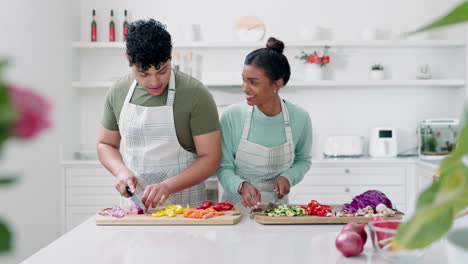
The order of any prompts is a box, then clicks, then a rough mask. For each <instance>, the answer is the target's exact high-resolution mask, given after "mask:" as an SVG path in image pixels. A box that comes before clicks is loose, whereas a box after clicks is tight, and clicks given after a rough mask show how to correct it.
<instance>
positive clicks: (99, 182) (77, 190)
mask: <svg viewBox="0 0 468 264" xmlns="http://www.w3.org/2000/svg"><path fill="white" fill-rule="evenodd" d="M63 170H64V179H63V180H64V186H63V188H64V195H63V198H64V199H63V201H64V215H63V219H64V222H63V229H62V230H64V231H68V230H70V229H72V228H74V227H75V226H77V225H78V224H80V223H82V222H83V221H84V220H86V219H88V218H89V217H90V216H92V215H94V214H95V213H96V212H98V211H99V210H102V209H104V208H106V207H111V206H114V205H119V203H120V195H119V194H118V193H117V191H116V190H115V187H114V184H115V183H114V177H113V176H112V175H111V174H110V173H109V172H108V171H107V170H106V169H105V168H104V167H102V165H100V164H99V163H97V162H95V163H86V164H79V163H75V164H73V163H70V164H66V165H64V169H63Z"/></svg>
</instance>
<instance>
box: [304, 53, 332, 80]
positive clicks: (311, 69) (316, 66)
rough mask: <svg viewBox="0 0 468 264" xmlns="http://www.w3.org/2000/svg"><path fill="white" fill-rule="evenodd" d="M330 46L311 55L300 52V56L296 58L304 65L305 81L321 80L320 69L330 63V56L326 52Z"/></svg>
mask: <svg viewBox="0 0 468 264" xmlns="http://www.w3.org/2000/svg"><path fill="white" fill-rule="evenodd" d="M329 49H330V46H325V47H324V48H323V49H321V50H315V51H313V52H311V53H306V52H304V51H302V52H301V55H299V56H296V58H297V59H299V60H302V61H303V62H304V64H305V68H304V75H305V76H304V79H305V80H306V81H319V80H322V79H323V71H322V68H323V67H325V65H327V64H329V63H330V56H329V55H328V50H329Z"/></svg>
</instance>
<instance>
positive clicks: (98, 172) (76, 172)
mask: <svg viewBox="0 0 468 264" xmlns="http://www.w3.org/2000/svg"><path fill="white" fill-rule="evenodd" d="M63 176H64V177H63V185H62V186H63V190H64V192H63V199H62V200H63V201H64V204H63V217H62V219H63V221H62V225H63V226H62V231H69V230H71V229H72V228H74V227H75V226H77V225H78V224H80V223H82V222H83V221H85V220H86V219H88V218H89V217H91V216H93V215H94V214H96V213H97V212H99V211H100V210H102V209H104V208H109V207H112V206H119V205H120V204H121V199H122V198H121V196H120V194H119V193H118V192H117V190H116V189H115V178H114V176H113V175H112V174H111V173H110V172H109V171H107V169H106V168H104V167H103V166H102V165H101V164H100V163H99V162H97V161H96V162H73V161H72V162H67V163H64V165H63ZM205 184H206V188H207V189H206V192H207V197H208V198H209V199H210V200H213V201H214V200H216V185H217V181H216V178H214V177H211V178H209V179H207V180H206V181H205ZM213 195H214V196H215V197H211V196H213Z"/></svg>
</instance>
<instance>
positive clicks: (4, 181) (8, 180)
mask: <svg viewBox="0 0 468 264" xmlns="http://www.w3.org/2000/svg"><path fill="white" fill-rule="evenodd" d="M17 180H18V178H16V177H14V176H7V177H4V176H0V185H8V184H13V183H15V182H16V181H17Z"/></svg>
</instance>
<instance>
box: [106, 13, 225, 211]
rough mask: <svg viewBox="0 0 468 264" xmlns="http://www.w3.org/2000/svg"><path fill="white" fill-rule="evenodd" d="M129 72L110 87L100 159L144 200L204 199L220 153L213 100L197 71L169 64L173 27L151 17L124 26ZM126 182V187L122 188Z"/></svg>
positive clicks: (119, 183)
mask: <svg viewBox="0 0 468 264" xmlns="http://www.w3.org/2000/svg"><path fill="white" fill-rule="evenodd" d="M126 38H127V50H126V57H127V59H128V61H129V64H130V67H131V69H132V73H131V74H129V75H127V76H125V77H123V78H122V79H120V80H119V81H117V82H116V83H115V84H114V85H113V87H112V88H111V89H110V90H109V92H108V94H107V98H106V102H105V107H104V116H103V119H102V122H101V127H100V130H99V139H98V145H97V151H98V156H99V160H100V161H101V163H102V164H103V165H104V166H105V167H106V168H107V169H108V170H109V171H110V172H111V173H112V175H114V176H115V179H116V184H115V188H116V189H117V190H118V192H119V193H120V194H121V195H122V196H124V197H129V192H131V194H134V195H136V197H138V198H140V199H141V201H142V203H143V204H144V205H145V207H146V208H150V207H156V205H158V204H168V203H171V204H181V205H184V206H185V205H187V204H189V205H190V206H191V207H193V206H197V205H199V204H200V203H201V202H202V201H204V200H206V194H205V184H204V180H205V179H207V178H208V177H209V176H211V175H214V174H215V173H216V171H217V169H218V168H219V163H220V159H221V147H220V125H219V118H218V112H217V109H216V104H215V102H214V100H213V97H212V95H211V94H210V92H209V91H208V89H207V88H206V87H205V86H204V85H203V84H202V83H201V82H199V81H198V80H196V79H195V78H193V77H191V76H189V75H187V74H185V73H183V72H180V71H176V70H174V69H172V68H171V51H172V41H171V35H170V34H169V33H168V32H167V31H166V27H165V25H163V24H161V23H160V22H158V21H155V20H154V19H148V20H138V21H135V22H133V23H131V24H130V25H129V27H128V34H127V35H126ZM127 189H129V190H127Z"/></svg>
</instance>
